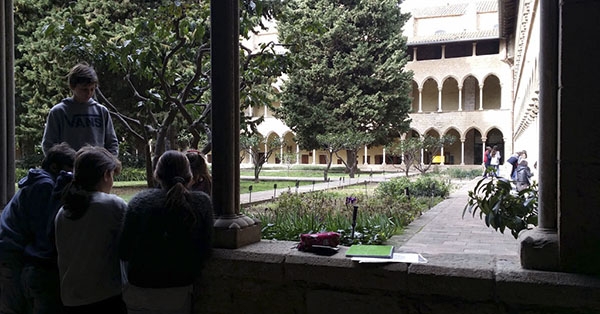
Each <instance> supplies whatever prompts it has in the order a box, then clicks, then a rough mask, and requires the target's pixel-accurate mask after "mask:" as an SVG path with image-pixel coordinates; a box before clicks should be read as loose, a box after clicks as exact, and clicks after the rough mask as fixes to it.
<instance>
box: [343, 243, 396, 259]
mask: <svg viewBox="0 0 600 314" xmlns="http://www.w3.org/2000/svg"><path fill="white" fill-rule="evenodd" d="M393 254H394V246H393V245H367V244H354V245H352V246H351V247H350V248H349V249H348V251H346V257H377V258H392V255H393Z"/></svg>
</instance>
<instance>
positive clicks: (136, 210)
mask: <svg viewBox="0 0 600 314" xmlns="http://www.w3.org/2000/svg"><path fill="white" fill-rule="evenodd" d="M154 177H155V179H156V180H157V181H158V182H159V183H160V188H158V189H149V190H145V191H142V192H140V193H138V194H136V195H135V196H134V197H133V198H132V199H131V201H130V202H129V205H128V209H127V212H126V214H125V221H124V224H123V231H122V233H121V241H120V248H119V250H120V256H121V259H122V260H123V261H125V262H126V267H125V268H126V273H127V279H128V281H129V284H128V285H127V287H126V288H125V290H124V292H123V298H124V300H125V303H126V304H127V308H128V311H129V313H190V312H191V303H192V297H191V296H192V289H193V287H192V285H193V283H194V281H195V279H196V278H197V277H198V276H199V275H200V272H201V270H202V267H201V265H202V263H203V262H204V261H205V260H206V259H207V258H208V256H209V254H210V244H211V235H212V228H213V213H212V204H211V201H210V198H209V196H208V195H207V194H206V193H204V192H197V191H190V190H189V189H188V186H189V184H190V182H191V181H192V173H191V170H190V164H189V162H188V159H187V157H186V156H185V154H183V153H181V152H178V151H167V152H166V153H164V154H163V155H162V156H161V157H160V159H159V160H158V163H157V165H156V171H155V173H154Z"/></svg>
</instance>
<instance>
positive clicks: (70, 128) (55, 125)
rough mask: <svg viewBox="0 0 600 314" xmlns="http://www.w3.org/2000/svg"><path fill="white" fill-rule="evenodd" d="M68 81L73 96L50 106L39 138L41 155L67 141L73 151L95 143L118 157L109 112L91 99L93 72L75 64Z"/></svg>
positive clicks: (116, 142) (96, 81) (116, 143)
mask: <svg viewBox="0 0 600 314" xmlns="http://www.w3.org/2000/svg"><path fill="white" fill-rule="evenodd" d="M68 82H69V88H70V89H71V91H72V92H73V96H72V97H69V98H65V99H63V100H62V101H61V102H60V103H58V104H56V105H55V106H54V107H52V109H50V113H49V114H48V119H47V121H46V127H45V128H44V137H43V139H42V150H43V151H44V154H47V152H48V150H49V149H50V148H51V147H52V146H53V145H54V144H58V143H62V142H67V143H68V144H69V145H71V147H72V148H73V149H75V150H79V149H80V148H81V147H83V146H86V145H91V146H99V147H104V148H106V149H107V150H108V151H109V152H110V153H111V154H113V155H115V156H118V154H119V142H118V140H117V135H116V134H115V130H114V127H113V123H112V120H111V118H110V113H109V112H108V109H106V107H104V106H102V105H100V104H99V103H97V102H96V101H95V100H94V99H93V98H92V96H93V95H94V91H95V90H96V87H97V86H98V76H97V75H96V71H94V69H93V68H92V67H91V66H89V65H88V64H86V63H79V64H77V65H75V66H74V67H73V68H72V69H71V71H70V72H69V75H68Z"/></svg>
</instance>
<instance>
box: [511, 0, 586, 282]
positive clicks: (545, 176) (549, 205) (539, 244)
mask: <svg viewBox="0 0 600 314" xmlns="http://www.w3.org/2000/svg"><path fill="white" fill-rule="evenodd" d="M539 5H540V25H541V28H542V29H543V30H544V31H543V32H544V34H543V36H540V57H539V65H540V99H539V100H540V112H539V123H540V137H539V148H540V150H539V151H540V156H539V159H538V169H539V188H538V191H539V194H538V213H539V217H538V227H537V228H535V229H533V230H529V231H526V232H523V233H522V234H521V235H519V240H520V252H519V255H520V257H521V265H522V266H523V268H528V269H540V270H559V268H560V266H559V257H558V235H557V220H556V217H557V216H556V215H557V205H558V204H557V196H558V194H557V187H558V186H559V182H558V180H557V174H558V172H557V167H558V156H557V152H556V150H557V143H558V128H557V127H558V125H557V124H558V115H557V114H558V110H557V96H558V95H557V93H558V37H559V31H558V23H559V17H558V1H556V0H547V1H541V2H540V4H539ZM586 110H589V109H586ZM583 119H584V118H583V117H582V120H583ZM588 136H589V134H588ZM586 151H587V149H586ZM584 155H586V154H581V156H580V157H582V158H583V157H585V156H584Z"/></svg>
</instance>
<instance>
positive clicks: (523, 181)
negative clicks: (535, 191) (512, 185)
mask: <svg viewBox="0 0 600 314" xmlns="http://www.w3.org/2000/svg"><path fill="white" fill-rule="evenodd" d="M532 176H533V174H532V173H531V169H529V165H528V163H527V159H521V161H519V166H518V167H517V180H516V181H517V182H516V187H517V191H519V192H521V191H522V190H524V189H528V188H529V186H530V185H531V182H530V180H529V178H531V177H532Z"/></svg>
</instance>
